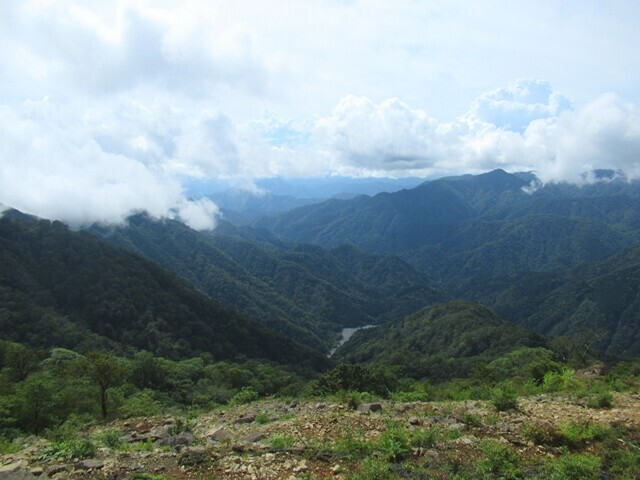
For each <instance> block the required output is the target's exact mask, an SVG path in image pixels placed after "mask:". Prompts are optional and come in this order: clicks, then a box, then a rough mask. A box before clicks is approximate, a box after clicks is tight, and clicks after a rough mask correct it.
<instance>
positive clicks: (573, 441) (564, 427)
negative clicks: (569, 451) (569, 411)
mask: <svg viewBox="0 0 640 480" xmlns="http://www.w3.org/2000/svg"><path fill="white" fill-rule="evenodd" d="M559 430H560V435H561V438H562V442H563V443H564V444H565V445H567V446H568V447H573V448H578V447H582V446H583V445H585V444H586V443H589V442H595V441H600V440H604V439H606V438H607V437H609V436H610V435H611V433H612V431H611V430H610V429H608V428H606V427H603V426H602V425H598V424H596V423H589V422H585V423H580V422H569V423H563V424H561V425H560V429H559Z"/></svg>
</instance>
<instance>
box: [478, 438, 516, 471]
mask: <svg viewBox="0 0 640 480" xmlns="http://www.w3.org/2000/svg"><path fill="white" fill-rule="evenodd" d="M480 449H481V451H482V457H481V458H480V459H479V460H478V461H477V463H476V474H477V475H478V476H479V477H480V478H483V479H487V480H489V479H491V480H493V479H501V480H515V479H518V478H522V458H521V457H520V455H519V454H518V452H517V451H516V450H514V449H513V448H512V447H510V446H508V445H503V444H501V443H498V442H495V441H485V442H483V443H482V445H481V447H480Z"/></svg>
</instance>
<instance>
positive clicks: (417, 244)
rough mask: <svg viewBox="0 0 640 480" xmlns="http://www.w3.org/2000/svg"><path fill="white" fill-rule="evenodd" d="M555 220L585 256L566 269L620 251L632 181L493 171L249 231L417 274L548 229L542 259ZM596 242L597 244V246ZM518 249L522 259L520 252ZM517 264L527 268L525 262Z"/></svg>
mask: <svg viewBox="0 0 640 480" xmlns="http://www.w3.org/2000/svg"><path fill="white" fill-rule="evenodd" d="M561 220H563V221H571V222H575V223H576V225H577V226H578V227H579V228H580V229H581V230H582V231H583V232H581V233H580V237H578V238H577V239H576V240H573V241H574V242H583V243H584V244H585V246H584V248H586V249H588V250H590V251H591V254H590V255H585V256H576V257H575V258H570V259H569V261H567V262H566V263H568V264H569V266H570V267H572V266H575V265H578V264H580V263H584V262H585V261H591V260H594V259H596V258H601V257H603V256H606V255H609V254H611V253H615V252H616V251H620V249H624V248H628V247H630V246H631V245H632V244H633V243H634V241H637V240H638V239H640V182H626V181H622V180H617V181H606V182H599V183H595V184H593V185H584V186H582V187H576V186H573V185H569V184H549V185H544V186H541V185H539V184H537V183H536V179H535V177H534V176H533V175H531V174H509V173H506V172H504V171H503V170H494V171H492V172H488V173H485V174H480V175H463V176H460V177H448V178H442V179H439V180H434V181H430V182H426V183H424V184H422V185H420V186H418V187H416V188H413V189H410V190H402V191H399V192H395V193H390V194H385V193H381V194H378V195H376V196H374V197H365V196H362V197H358V198H356V199H352V200H341V201H339V200H332V201H327V202H324V203H320V204H316V205H309V206H306V207H303V208H299V209H296V210H292V211H290V212H287V213H285V214H282V215H279V216H277V217H271V218H263V219H260V220H258V221H256V222H255V223H254V225H255V226H259V227H263V228H267V229H270V230H271V231H272V232H274V233H275V234H278V235H280V236H282V237H284V238H287V239H291V240H294V241H300V242H307V243H314V244H318V245H324V246H327V245H339V244H342V243H351V244H353V245H356V246H358V247H361V248H364V249H366V250H371V251H378V252H379V251H390V252H394V253H399V254H401V255H402V256H403V257H404V258H406V259H408V260H409V261H410V262H411V263H413V264H414V265H418V266H420V268H425V264H427V263H429V262H428V258H429V255H430V253H431V251H432V250H433V251H434V252H437V253H436V254H437V255H440V256H444V255H446V256H450V255H452V254H454V255H457V254H464V253H465V252H466V251H467V250H471V249H475V248H477V246H478V245H479V244H484V243H485V242H486V241H487V240H493V239H497V240H500V238H501V237H502V235H503V232H502V231H505V232H506V233H507V234H509V235H511V236H512V237H513V238H511V239H509V238H507V239H506V240H508V243H510V244H514V240H518V241H521V240H522V238H523V236H524V237H525V238H526V236H527V235H528V232H527V230H534V229H543V231H544V230H545V229H547V223H548V225H550V226H551V228H553V229H554V231H553V232H550V233H553V236H551V235H549V236H547V237H544V236H543V237H541V238H540V239H539V240H536V243H535V244H534V245H530V246H531V247H532V248H534V249H538V250H541V251H543V252H545V251H546V248H548V247H549V244H550V243H553V242H554V241H561V242H562V241H565V242H568V241H569V240H567V239H566V237H567V236H572V235H573V233H574V228H573V227H571V228H567V229H565V230H564V231H563V230H562V229H559V228H558V225H559V223H560V221H561ZM597 239H602V240H601V244H597V243H596V242H595V241H596V240H597ZM591 243H593V245H591ZM524 247H529V246H528V245H524ZM591 247H593V248H591ZM581 248H582V247H581ZM519 250H522V251H523V255H525V254H526V255H528V252H529V251H528V249H527V248H524V249H522V248H520V249H519ZM561 253H562V254H566V253H568V250H567V249H563V252H561ZM547 256H548V257H549V260H548V261H547V260H546V259H545V258H544V256H543V255H538V259H537V260H536V261H535V262H534V263H533V264H532V266H533V267H535V268H539V269H542V270H546V269H553V268H556V266H557V265H556V264H557V263H558V260H557V258H556V255H555V254H553V252H551V253H550V254H548V255H547ZM520 263H521V264H522V265H523V266H525V267H526V266H527V261H525V260H521V261H520ZM426 271H427V273H430V271H429V270H428V269H426Z"/></svg>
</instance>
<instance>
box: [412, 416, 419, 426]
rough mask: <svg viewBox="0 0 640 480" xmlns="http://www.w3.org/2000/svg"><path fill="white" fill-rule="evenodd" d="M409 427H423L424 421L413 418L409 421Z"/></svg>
mask: <svg viewBox="0 0 640 480" xmlns="http://www.w3.org/2000/svg"><path fill="white" fill-rule="evenodd" d="M409 425H414V426H416V425H422V420H420V419H419V418H418V417H411V418H410V419H409Z"/></svg>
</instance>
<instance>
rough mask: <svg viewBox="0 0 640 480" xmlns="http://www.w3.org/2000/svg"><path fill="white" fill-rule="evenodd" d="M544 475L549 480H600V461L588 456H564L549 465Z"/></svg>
mask: <svg viewBox="0 0 640 480" xmlns="http://www.w3.org/2000/svg"><path fill="white" fill-rule="evenodd" d="M544 475H545V477H544V478H547V479H549V480H578V479H579V480H598V479H599V478H600V459H599V458H597V457H593V456H591V455H586V454H567V455H563V456H561V457H559V458H557V459H555V460H553V461H551V462H550V463H549V464H547V466H546V468H545V469H544Z"/></svg>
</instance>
